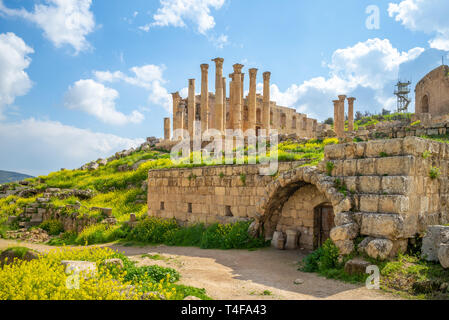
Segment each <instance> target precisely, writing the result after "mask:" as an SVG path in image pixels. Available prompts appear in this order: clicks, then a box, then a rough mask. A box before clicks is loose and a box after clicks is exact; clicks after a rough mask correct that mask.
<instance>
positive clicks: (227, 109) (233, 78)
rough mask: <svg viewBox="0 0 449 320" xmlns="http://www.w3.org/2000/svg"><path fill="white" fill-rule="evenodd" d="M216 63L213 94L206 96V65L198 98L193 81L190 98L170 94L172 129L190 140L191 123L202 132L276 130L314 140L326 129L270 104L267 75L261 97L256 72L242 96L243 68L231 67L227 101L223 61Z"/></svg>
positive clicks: (193, 80)
mask: <svg viewBox="0 0 449 320" xmlns="http://www.w3.org/2000/svg"><path fill="white" fill-rule="evenodd" d="M212 61H213V62H215V93H211V92H208V70H209V65H208V64H202V65H201V94H200V95H198V96H195V79H190V80H189V95H188V97H187V98H186V99H183V98H181V97H180V95H179V93H178V92H175V93H172V98H173V120H172V124H173V125H172V127H173V128H172V129H173V131H174V130H177V129H185V130H187V131H188V132H189V135H190V137H192V136H193V133H194V132H195V130H194V127H193V126H194V121H195V120H198V121H201V130H202V132H204V131H205V130H207V129H208V128H213V129H217V130H219V131H220V132H222V133H223V134H224V133H225V130H226V129H241V130H243V131H244V132H245V131H246V130H248V129H253V130H255V131H256V132H257V131H258V130H259V129H265V130H270V129H276V130H277V131H278V133H279V134H283V135H297V136H298V137H300V138H315V137H316V136H317V133H318V132H320V131H323V130H325V129H327V127H326V126H325V125H322V124H319V123H318V122H317V120H315V119H311V118H308V117H307V115H305V114H301V113H297V112H296V110H295V109H292V108H287V107H283V106H278V105H277V104H276V102H274V101H271V100H270V77H271V73H270V72H264V73H263V94H262V95H261V94H258V93H256V84H257V72H258V70H257V69H255V68H252V69H249V70H248V72H249V77H248V78H249V93H248V95H247V96H246V97H245V96H244V79H245V76H244V73H243V72H242V70H243V67H244V66H243V65H241V64H234V66H233V68H234V70H233V71H234V72H233V73H231V74H230V75H229V78H230V83H229V97H227V95H226V92H227V91H226V78H225V77H223V62H224V59H223V58H216V59H213V60H212Z"/></svg>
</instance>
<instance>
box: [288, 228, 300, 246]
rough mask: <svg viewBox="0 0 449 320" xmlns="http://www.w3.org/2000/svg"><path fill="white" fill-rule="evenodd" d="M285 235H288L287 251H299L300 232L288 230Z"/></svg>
mask: <svg viewBox="0 0 449 320" xmlns="http://www.w3.org/2000/svg"><path fill="white" fill-rule="evenodd" d="M285 233H286V234H287V242H286V243H285V249H287V250H295V249H297V248H298V238H299V232H298V230H293V229H288V230H287V231H286V232H285Z"/></svg>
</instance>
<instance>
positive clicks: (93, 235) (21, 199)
mask: <svg viewBox="0 0 449 320" xmlns="http://www.w3.org/2000/svg"><path fill="white" fill-rule="evenodd" d="M336 142H337V140H336V139H327V141H319V140H314V141H308V142H304V141H303V142H283V143H281V144H279V145H278V149H279V161H295V160H300V159H307V160H308V161H307V162H308V163H309V164H311V165H313V164H316V163H318V162H319V161H321V160H322V158H323V151H324V145H325V144H329V143H336ZM245 154H246V155H247V154H248V150H247V148H246V149H245ZM268 156H269V155H268ZM245 158H246V160H247V159H248V156H246V157H245ZM257 158H258V157H257ZM204 165H206V164H205V163H203V164H199V165H193V164H174V163H173V162H172V161H171V160H170V153H168V152H167V151H165V150H163V149H162V148H161V146H160V145H159V144H157V143H155V142H153V141H147V142H145V143H144V144H142V145H141V146H139V147H138V148H136V149H130V150H124V151H121V152H117V153H116V154H115V155H114V156H112V157H110V158H108V159H98V160H97V161H93V162H91V163H88V164H85V165H83V166H82V167H81V168H79V169H75V170H61V171H58V172H53V173H50V174H49V175H47V176H39V177H37V178H30V179H27V180H26V181H22V182H20V183H10V184H7V185H4V186H3V188H0V235H1V234H2V233H3V236H5V235H6V230H8V229H17V228H18V227H19V226H25V227H26V226H29V225H30V219H31V215H32V214H31V213H30V211H33V210H34V209H32V208H39V207H42V208H52V209H51V210H54V211H56V212H57V216H58V217H61V220H62V222H63V223H65V222H67V221H65V220H64V218H63V217H71V216H76V217H77V219H78V220H80V219H81V220H82V219H84V220H86V219H91V218H92V219H97V218H98V220H97V221H98V222H97V223H94V224H92V223H89V225H90V226H89V227H87V228H85V229H84V230H75V232H64V233H63V234H62V235H61V239H62V238H64V242H66V243H77V244H84V243H86V242H87V243H102V242H107V241H113V240H118V239H123V238H129V236H130V235H129V230H128V229H127V225H128V224H127V223H128V220H129V219H130V214H131V213H133V214H134V215H135V217H136V218H137V220H138V221H141V220H142V219H144V217H146V216H147V215H146V213H147V210H148V209H147V204H146V198H147V186H146V179H147V177H148V170H149V169H163V168H172V167H193V166H204ZM98 208H100V209H101V208H109V210H106V211H107V212H108V213H109V212H110V211H112V212H111V213H110V217H111V218H113V220H114V221H112V225H110V226H108V225H106V224H105V223H101V222H100V221H101V219H102V217H101V214H100V215H99V210H98ZM110 209H112V210H110ZM101 211H102V210H100V212H101ZM104 211H105V210H103V212H104ZM33 212H34V211H33ZM28 215H29V216H30V217H27V216H28ZM11 216H12V217H11ZM9 217H11V218H12V219H13V220H10V219H9ZM15 217H17V218H15ZM39 219H41V218H39ZM8 220H10V222H12V221H16V223H12V224H11V223H8ZM109 221H110V220H109ZM36 223H37V221H36ZM35 225H38V223H37V224H35ZM165 227H166V226H164V228H165ZM175 227H176V226H175ZM2 229H3V232H2ZM66 229H67V228H66V227H65V228H64V230H66ZM66 231H67V230H66ZM66 236H67V237H70V239H67V237H66ZM155 241H156V240H155ZM157 241H161V239H157Z"/></svg>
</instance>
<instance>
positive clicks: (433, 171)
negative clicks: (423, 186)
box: [429, 167, 440, 180]
mask: <svg viewBox="0 0 449 320" xmlns="http://www.w3.org/2000/svg"><path fill="white" fill-rule="evenodd" d="M439 176H440V169H439V168H436V167H432V168H430V170H429V177H430V179H432V180H434V179H437V178H438V177H439Z"/></svg>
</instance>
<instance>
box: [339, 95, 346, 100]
mask: <svg viewBox="0 0 449 320" xmlns="http://www.w3.org/2000/svg"><path fill="white" fill-rule="evenodd" d="M338 99H340V101H345V99H346V95H344V94H342V95H339V96H338Z"/></svg>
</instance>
